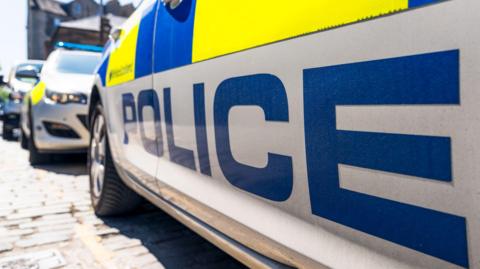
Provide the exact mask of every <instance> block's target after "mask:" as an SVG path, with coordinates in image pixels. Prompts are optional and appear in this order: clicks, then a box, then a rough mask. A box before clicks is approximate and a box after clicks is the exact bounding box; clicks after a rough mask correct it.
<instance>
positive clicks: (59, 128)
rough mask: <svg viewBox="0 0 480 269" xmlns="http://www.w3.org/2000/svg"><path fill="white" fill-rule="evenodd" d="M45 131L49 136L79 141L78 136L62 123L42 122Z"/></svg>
mask: <svg viewBox="0 0 480 269" xmlns="http://www.w3.org/2000/svg"><path fill="white" fill-rule="evenodd" d="M43 125H45V129H47V132H48V133H49V134H50V135H53V136H57V137H61V138H72V139H79V138H80V136H79V135H78V134H77V132H75V131H74V130H73V129H72V128H70V127H69V126H67V125H65V124H62V123H55V122H48V121H44V122H43Z"/></svg>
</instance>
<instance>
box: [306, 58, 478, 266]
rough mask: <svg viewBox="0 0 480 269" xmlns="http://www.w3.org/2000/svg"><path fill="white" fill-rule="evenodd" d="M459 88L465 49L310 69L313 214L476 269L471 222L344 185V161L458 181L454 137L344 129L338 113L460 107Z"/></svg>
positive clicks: (309, 161)
mask: <svg viewBox="0 0 480 269" xmlns="http://www.w3.org/2000/svg"><path fill="white" fill-rule="evenodd" d="M459 85H460V84H459V51H457V50H454V51H445V52H439V53H431V54H424V55H416V56H409V57H401V58H394V59H387V60H379V61H370V62H363V63H354V64H345V65H339V66H332V67H324V68H315V69H308V70H305V71H304V87H305V89H304V104H305V142H306V150H307V170H308V180H309V189H310V199H311V205H312V211H313V214H315V215H317V216H320V217H323V218H326V219H329V220H332V221H334V222H337V223H340V224H343V225H346V226H349V227H351V228H354V229H357V230H360V231H363V232H366V233H368V234H371V235H374V236H377V237H380V238H383V239H386V240H389V241H392V242H394V243H397V244H399V245H402V246H405V247H408V248H411V249H414V250H417V251H420V252H423V253H425V254H429V255H431V256H434V257H437V258H440V259H443V260H446V261H449V262H451V263H454V264H457V265H460V266H464V267H468V263H469V262H468V248H467V232H466V221H465V218H464V217H460V216H455V215H452V214H447V213H443V212H439V211H435V210H431V209H427V208H421V207H418V206H414V205H409V204H404V203H400V202H396V201H392V200H387V199H383V198H379V197H375V196H371V195H367V194H363V193H358V192H354V191H349V190H346V189H342V188H340V183H339V172H338V165H339V164H348V165H353V166H358V167H364V168H368V169H374V170H380V171H387V172H393V173H399V174H405V175H409V176H417V177H421V178H428V179H431V180H437V181H451V180H452V171H451V169H452V168H451V145H450V138H448V137H436V136H418V135H401V134H385V133H369V132H355V131H339V130H336V114H335V113H336V112H335V106H337V105H434V104H447V105H458V104H459ZM405 180H408V179H405Z"/></svg>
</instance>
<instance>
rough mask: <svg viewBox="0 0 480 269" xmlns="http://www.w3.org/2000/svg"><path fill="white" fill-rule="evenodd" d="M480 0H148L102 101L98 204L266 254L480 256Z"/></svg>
mask: <svg viewBox="0 0 480 269" xmlns="http://www.w3.org/2000/svg"><path fill="white" fill-rule="evenodd" d="M478 10H480V1H478V0H461V1H460V0H452V1H436V0H355V1H353V0H352V1H346V0H341V1H328V0H317V1H306V0H305V1H303V0H302V1H294V2H292V1H288V2H282V1H280V2H279V1H220V0H183V1H155V0H145V1H143V3H142V4H141V6H140V7H139V8H138V10H137V11H136V12H135V13H134V14H133V15H132V17H130V18H129V19H128V20H127V22H126V23H125V25H123V26H122V27H121V28H119V29H117V30H115V31H114V32H113V33H112V35H111V40H110V42H109V44H108V45H107V47H106V48H105V52H104V54H103V57H102V58H103V59H102V61H101V64H100V66H99V67H98V71H97V75H96V79H95V80H96V83H95V86H94V88H93V90H92V98H91V100H90V104H89V123H90V125H89V126H90V132H91V141H90V148H89V172H90V183H91V197H92V202H93V206H94V208H95V212H96V214H98V215H101V216H109V215H116V214H122V213H126V212H129V211H131V210H133V209H134V208H135V207H136V206H137V205H138V204H139V203H140V201H141V198H140V197H144V198H146V199H148V200H150V201H151V202H153V203H154V204H156V205H157V206H158V207H160V208H161V209H163V210H165V211H166V212H167V213H169V214H171V215H172V216H174V217H175V218H177V219H178V220H180V221H181V222H183V223H184V224H185V225H187V226H188V227H190V228H191V229H193V230H194V231H196V232H197V233H199V234H200V235H202V236H203V237H205V238H207V239H208V240H210V241H211V242H213V243H214V244H216V245H217V246H219V247H220V248H222V249H224V250H225V251H226V252H228V253H229V254H231V255H232V256H234V257H235V258H237V259H238V260H240V261H241V262H243V263H244V264H245V265H247V266H249V267H253V268H282V267H285V266H290V267H298V268H323V267H330V268H410V267H424V268H480V209H479V206H478V205H479V204H480V180H479V175H480V170H479V168H478V167H479V165H478V164H479V163H480V144H479V139H478V134H479V133H480V120H479V109H478V107H479V106H478V104H479V103H480V91H479V88H478V87H479V85H480V81H479V80H480V76H479V75H478V74H479V73H480V50H479V49H478V48H479V47H480V38H479V37H480V27H478V19H479V15H478Z"/></svg>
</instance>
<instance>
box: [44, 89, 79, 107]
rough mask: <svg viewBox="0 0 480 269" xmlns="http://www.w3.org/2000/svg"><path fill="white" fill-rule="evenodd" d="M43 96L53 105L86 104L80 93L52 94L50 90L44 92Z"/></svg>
mask: <svg viewBox="0 0 480 269" xmlns="http://www.w3.org/2000/svg"><path fill="white" fill-rule="evenodd" d="M45 96H46V97H47V99H49V100H50V101H52V102H54V103H58V104H62V105H64V104H69V103H75V104H86V103H87V96H86V95H85V94H82V93H63V92H54V91H51V90H46V92H45Z"/></svg>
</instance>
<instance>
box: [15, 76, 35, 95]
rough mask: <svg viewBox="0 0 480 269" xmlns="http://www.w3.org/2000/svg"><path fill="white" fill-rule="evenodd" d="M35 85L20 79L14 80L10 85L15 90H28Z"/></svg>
mask: <svg viewBox="0 0 480 269" xmlns="http://www.w3.org/2000/svg"><path fill="white" fill-rule="evenodd" d="M33 86H34V85H32V84H30V83H26V82H22V81H20V80H16V79H15V80H13V81H12V82H11V84H10V87H11V88H12V89H13V90H14V91H20V92H28V91H30V90H31V89H32V88H33Z"/></svg>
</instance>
